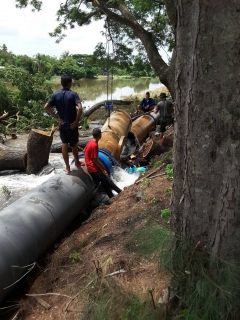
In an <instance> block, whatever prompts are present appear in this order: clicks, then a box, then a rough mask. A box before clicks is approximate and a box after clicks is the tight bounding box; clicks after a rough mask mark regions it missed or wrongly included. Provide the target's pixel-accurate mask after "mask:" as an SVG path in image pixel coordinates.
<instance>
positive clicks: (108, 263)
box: [1, 152, 172, 320]
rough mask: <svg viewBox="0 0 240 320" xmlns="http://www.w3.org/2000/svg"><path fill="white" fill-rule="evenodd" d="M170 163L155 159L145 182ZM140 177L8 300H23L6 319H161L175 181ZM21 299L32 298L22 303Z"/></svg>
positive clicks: (76, 227)
mask: <svg viewBox="0 0 240 320" xmlns="http://www.w3.org/2000/svg"><path fill="white" fill-rule="evenodd" d="M166 161H167V162H171V161H172V153H171V152H169V153H168V154H167V158H166V154H163V155H162V156H154V158H152V160H151V162H150V165H149V167H148V170H147V172H146V173H145V176H147V175H149V174H150V173H152V175H153V176H154V175H156V170H158V174H164V172H165V168H162V169H161V164H162V163H163V162H165V163H166ZM141 178H142V179H143V180H142V181H141V182H139V183H138V184H136V183H134V184H133V185H131V186H129V187H126V188H125V189H124V190H123V192H122V193H121V194H119V195H117V196H116V197H114V198H113V201H112V203H110V204H109V205H104V204H102V205H100V206H99V207H98V208H96V209H95V210H94V211H93V212H92V214H91V216H90V218H89V219H88V220H86V221H85V222H84V223H82V224H81V221H79V220H78V221H74V223H73V224H72V226H71V227H70V228H68V230H67V231H66V232H65V233H64V234H63V236H62V237H61V239H59V240H58V242H57V243H56V244H55V245H54V247H53V248H52V249H51V250H50V251H49V252H48V254H47V255H46V256H45V257H44V258H43V259H42V260H41V261H38V268H36V269H35V272H33V273H31V274H30V277H27V278H26V279H25V280H23V281H22V282H21V284H20V285H19V286H18V287H17V288H16V289H15V290H14V291H15V292H13V293H12V294H11V295H10V296H9V297H8V301H12V300H14V301H16V300H17V301H18V302H15V304H16V305H17V311H13V312H11V313H9V312H8V313H4V314H2V315H1V319H8V320H10V319H12V318H13V317H14V315H15V314H16V313H17V312H19V318H16V319H21V318H22V319H25V320H30V319H36V320H46V319H67V320H68V319H71V320H75V319H81V320H94V319H96V320H103V319H108V320H110V319H112V320H113V319H114V320H115V319H129V320H130V319H131V320H132V319H138V320H149V319H150V320H155V319H156V320H157V319H161V318H164V316H165V307H162V305H160V304H158V301H159V298H160V297H161V295H162V290H163V289H166V288H167V287H168V284H169V279H170V277H169V274H168V273H167V272H166V271H163V269H160V268H159V265H160V264H161V252H162V249H163V248H164V245H165V242H166V241H167V238H168V234H169V225H168V220H167V219H165V218H162V217H161V210H166V209H168V208H169V204H170V198H171V186H172V181H171V180H168V177H167V176H166V175H162V176H161V175H158V176H156V177H154V178H151V177H150V178H149V177H148V178H145V179H144V176H143V177H141ZM159 263H160V264H159ZM22 291H24V292H22ZM19 292H20V293H21V295H23V293H24V294H26V293H27V294H30V295H31V294H33V295H34V296H28V295H24V296H23V297H22V298H21V299H20V300H18V299H19V298H17V297H16V296H17V294H19ZM38 294H39V295H41V296H38ZM8 305H11V304H8Z"/></svg>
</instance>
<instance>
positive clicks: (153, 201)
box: [151, 197, 157, 205]
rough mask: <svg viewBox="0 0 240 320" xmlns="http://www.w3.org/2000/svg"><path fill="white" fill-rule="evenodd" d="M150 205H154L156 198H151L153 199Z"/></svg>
mask: <svg viewBox="0 0 240 320" xmlns="http://www.w3.org/2000/svg"><path fill="white" fill-rule="evenodd" d="M151 203H152V204H153V205H155V204H156V203H157V199H156V197H153V198H152V200H151Z"/></svg>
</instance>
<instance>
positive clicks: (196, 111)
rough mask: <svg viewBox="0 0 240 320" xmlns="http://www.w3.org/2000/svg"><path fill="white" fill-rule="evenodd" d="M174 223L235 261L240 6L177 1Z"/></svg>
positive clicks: (238, 257) (239, 203) (239, 218)
mask: <svg viewBox="0 0 240 320" xmlns="http://www.w3.org/2000/svg"><path fill="white" fill-rule="evenodd" d="M176 2H177V17H178V19H177V27H176V71H175V88H176V91H175V92H176V100H175V102H176V109H175V116H176V123H175V125H174V134H175V137H174V187H173V198H172V199H173V203H172V218H171V224H172V228H173V230H174V231H175V233H177V234H180V236H181V237H187V238H190V239H191V240H192V241H193V242H194V243H197V242H198V241H201V245H202V246H206V250H208V251H210V252H211V253H212V255H214V256H219V257H221V258H224V259H226V260H228V261H234V262H237V261H238V262H239V261H240V197H239V195H240V183H239V173H240V89H239V88H240V78H239V71H240V37H239V30H240V13H239V12H240V4H239V2H237V1H233V0H228V1H218V0H210V1H199V0H193V1H189V0H177V1H176Z"/></svg>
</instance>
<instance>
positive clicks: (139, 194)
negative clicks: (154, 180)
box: [136, 190, 144, 201]
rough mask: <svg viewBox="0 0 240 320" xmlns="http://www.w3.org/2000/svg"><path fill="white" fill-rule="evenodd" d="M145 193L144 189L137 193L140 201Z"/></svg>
mask: <svg viewBox="0 0 240 320" xmlns="http://www.w3.org/2000/svg"><path fill="white" fill-rule="evenodd" d="M143 195H144V192H143V190H140V191H138V193H137V195H136V198H137V201H140V200H141V199H142V197H143Z"/></svg>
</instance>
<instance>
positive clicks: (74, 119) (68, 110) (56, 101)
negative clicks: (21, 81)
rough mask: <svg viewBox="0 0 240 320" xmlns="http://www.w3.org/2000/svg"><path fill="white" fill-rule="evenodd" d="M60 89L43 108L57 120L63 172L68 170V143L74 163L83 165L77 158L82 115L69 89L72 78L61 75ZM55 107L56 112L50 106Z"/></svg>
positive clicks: (74, 95) (79, 102)
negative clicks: (79, 126)
mask: <svg viewBox="0 0 240 320" xmlns="http://www.w3.org/2000/svg"><path fill="white" fill-rule="evenodd" d="M61 85H62V89H61V90H60V91H57V92H55V93H54V94H53V95H52V96H51V98H50V99H49V100H48V101H47V103H46V104H45V106H44V109H45V110H46V112H47V113H49V114H51V115H52V116H53V117H54V118H56V119H57V120H58V125H59V131H60V138H61V140H62V155H63V160H64V162H65V165H66V167H65V168H64V169H63V170H64V171H65V172H70V165H69V155H68V144H70V147H71V148H72V153H73V156H74V159H75V165H76V166H77V167H78V166H81V165H84V163H83V162H79V159H78V147H77V143H78V125H79V121H80V118H81V115H82V104H81V100H80V99H79V96H78V94H77V93H76V92H73V91H71V90H70V88H71V85H72V78H71V77H69V76H67V75H63V76H62V77H61ZM52 107H56V109H57V113H55V112H54V111H53V110H52V109H51V108H52Z"/></svg>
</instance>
